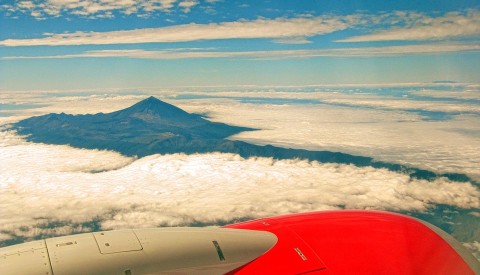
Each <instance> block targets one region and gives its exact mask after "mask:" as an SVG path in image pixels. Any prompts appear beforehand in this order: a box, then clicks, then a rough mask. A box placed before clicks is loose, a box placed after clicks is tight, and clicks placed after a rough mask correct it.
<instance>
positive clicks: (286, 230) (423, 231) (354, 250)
mask: <svg viewBox="0 0 480 275" xmlns="http://www.w3.org/2000/svg"><path fill="white" fill-rule="evenodd" d="M226 227H229V228H238V229H252V230H261V231H269V232H272V233H274V234H275V235H277V237H278V242H277V244H276V245H275V246H274V247H273V248H272V249H271V250H270V251H268V252H267V253H265V254H264V255H263V256H261V257H259V258H257V259H256V260H254V261H253V262H251V263H249V264H247V265H245V266H243V267H241V268H239V269H237V270H235V271H233V272H231V273H230V274H473V271H472V270H471V269H470V267H469V266H468V265H467V264H466V263H465V261H464V260H463V259H462V257H461V256H459V255H458V254H457V252H456V251H455V250H454V249H453V248H452V247H451V246H450V245H449V244H448V243H447V242H446V241H444V239H443V238H442V237H440V236H439V235H437V234H436V233H435V232H434V231H432V230H431V229H430V228H428V227H427V226H426V225H424V224H422V223H421V222H419V221H417V220H415V219H412V218H410V217H408V216H404V215H399V214H393V213H387V212H378V211H323V212H314V213H306V214H294V215H286V216H279V217H273V218H266V219H259V220H254V221H248V222H244V223H237V224H232V225H228V226H226ZM298 251H300V253H299V252H298ZM300 254H303V257H302V256H301V255H300Z"/></svg>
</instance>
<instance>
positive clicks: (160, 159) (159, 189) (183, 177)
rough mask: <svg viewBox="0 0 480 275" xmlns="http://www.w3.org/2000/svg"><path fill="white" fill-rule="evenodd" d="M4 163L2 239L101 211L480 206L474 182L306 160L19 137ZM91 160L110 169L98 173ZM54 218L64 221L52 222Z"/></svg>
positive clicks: (206, 213)
mask: <svg viewBox="0 0 480 275" xmlns="http://www.w3.org/2000/svg"><path fill="white" fill-rule="evenodd" d="M0 162H1V163H2V166H1V167H0V196H1V197H2V200H1V201H0V208H1V209H2V211H1V212H0V232H2V234H3V238H6V237H8V236H11V235H15V236H21V237H32V236H35V235H38V234H40V233H51V234H68V233H71V232H82V231H85V230H87V231H88V230H89V228H88V225H85V224H86V223H88V222H91V221H93V220H98V221H99V222H100V225H101V227H102V229H114V228H125V227H152V226H160V225H164V226H165V225H170V226H174V225H188V224H192V223H194V222H202V223H207V224H214V223H217V222H219V221H232V220H235V219H242V218H247V217H248V218H254V217H264V216H269V215H277V214H283V213H295V212H303V211H311V210H321V209H337V208H343V207H345V208H356V209H387V210H419V211H422V210H425V209H427V208H429V207H431V206H433V205H435V204H438V203H441V204H447V205H453V206H456V207H460V208H467V209H469V208H478V207H480V204H479V201H478V197H479V196H480V191H479V190H478V188H475V187H474V186H472V185H471V184H470V183H457V182H450V181H448V180H445V179H438V180H436V181H433V182H426V181H423V180H412V179H410V178H409V177H408V176H405V175H403V174H398V173H394V172H391V171H387V170H384V169H374V168H371V167H365V168H358V167H355V166H350V165H338V164H320V163H317V162H307V161H303V160H283V161H274V160H272V159H268V158H251V159H243V158H241V157H239V156H238V155H232V154H200V155H183V154H174V155H163V156H162V155H152V156H149V157H145V158H142V159H138V160H135V161H133V162H132V160H131V159H130V158H125V157H122V156H119V155H115V154H114V153H110V152H101V151H89V150H81V149H73V148H69V147H67V146H55V145H41V144H31V143H26V142H24V141H19V142H18V143H10V144H7V145H3V146H0ZM112 163H113V164H112ZM90 167H104V168H105V170H107V171H105V172H103V173H91V172H88V171H89V170H91V168H90ZM55 222H57V223H59V224H60V226H58V228H56V227H55V226H50V227H48V228H46V227H45V224H47V223H55ZM82 224H84V225H82ZM47 231H48V232H47Z"/></svg>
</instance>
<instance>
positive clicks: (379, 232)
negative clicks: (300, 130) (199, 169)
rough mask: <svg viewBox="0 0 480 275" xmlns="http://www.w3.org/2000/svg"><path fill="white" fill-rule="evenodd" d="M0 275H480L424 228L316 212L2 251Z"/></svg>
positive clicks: (372, 216) (445, 239) (387, 216)
mask: <svg viewBox="0 0 480 275" xmlns="http://www.w3.org/2000/svg"><path fill="white" fill-rule="evenodd" d="M0 274H54V275H61V274H68V275H70V274H72V275H75V274H122V275H138V274H229V275H230V274H480V264H479V262H478V261H477V260H476V259H475V258H474V257H473V256H472V255H471V254H470V253H469V252H468V251H466V250H465V249H464V248H463V247H462V245H461V244H459V243H458V242H457V241H456V240H455V239H453V238H452V237H451V236H450V235H448V234H447V233H445V232H443V231H441V230H440V229H438V228H436V227H434V226H433V225H430V224H428V223H426V222H423V221H420V220H417V219H414V218H411V217H408V216H404V215H399V214H393V213H388V212H379V211H321V212H312V213H304V214H292V215H285V216H277V217H270V218H263V219H258V220H252V221H247V222H243V223H237V224H232V225H227V226H225V227H223V228H213V227H209V228H198V227H197V228H182V227H177V228H150V229H130V230H114V231H104V232H94V233H85V234H77V235H70V236H64V237H57V238H50V239H46V240H39V241H33V242H28V243H23V244H18V245H13V246H9V247H4V248H0Z"/></svg>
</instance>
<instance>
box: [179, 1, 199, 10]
mask: <svg viewBox="0 0 480 275" xmlns="http://www.w3.org/2000/svg"><path fill="white" fill-rule="evenodd" d="M196 5H198V1H196V0H184V1H182V2H180V3H178V6H179V7H181V8H183V12H184V13H189V12H190V10H191V9H192V7H193V6H196Z"/></svg>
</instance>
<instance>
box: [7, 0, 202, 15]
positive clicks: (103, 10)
mask: <svg viewBox="0 0 480 275" xmlns="http://www.w3.org/2000/svg"><path fill="white" fill-rule="evenodd" d="M194 2H195V1H182V2H179V1H178V0H119V1H112V0H34V1H18V2H17V3H15V4H13V5H7V7H5V8H8V10H9V11H10V12H23V13H26V12H29V13H30V14H31V15H32V17H34V18H37V19H38V18H41V17H46V16H61V15H78V16H84V17H88V18H105V17H113V14H112V12H114V11H115V12H119V13H123V14H126V15H131V14H135V15H137V16H139V17H149V16H150V15H151V14H152V13H153V12H156V11H159V12H170V11H171V9H173V8H175V7H176V6H177V5H178V7H180V8H182V9H184V11H187V10H188V11H190V9H191V8H192V7H193V6H195V3H194Z"/></svg>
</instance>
